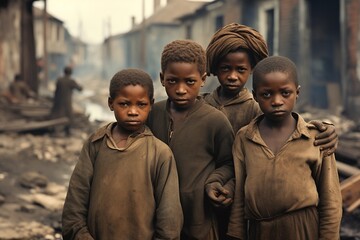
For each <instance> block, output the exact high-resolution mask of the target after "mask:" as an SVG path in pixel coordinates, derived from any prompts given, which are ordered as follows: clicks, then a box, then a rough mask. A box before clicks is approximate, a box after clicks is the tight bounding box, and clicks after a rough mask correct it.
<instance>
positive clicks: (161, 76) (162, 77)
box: [160, 72, 165, 87]
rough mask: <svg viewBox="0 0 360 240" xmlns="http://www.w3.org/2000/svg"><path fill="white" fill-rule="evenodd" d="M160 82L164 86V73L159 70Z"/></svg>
mask: <svg viewBox="0 0 360 240" xmlns="http://www.w3.org/2000/svg"><path fill="white" fill-rule="evenodd" d="M160 82H161V85H163V87H165V82H164V74H163V73H162V72H160Z"/></svg>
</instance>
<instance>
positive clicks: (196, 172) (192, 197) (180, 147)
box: [148, 98, 234, 239]
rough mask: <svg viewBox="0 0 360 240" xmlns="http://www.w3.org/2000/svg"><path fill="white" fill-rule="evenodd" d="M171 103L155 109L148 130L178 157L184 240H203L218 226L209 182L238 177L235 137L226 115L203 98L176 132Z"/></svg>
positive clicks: (159, 103) (160, 103) (157, 106)
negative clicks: (207, 186)
mask: <svg viewBox="0 0 360 240" xmlns="http://www.w3.org/2000/svg"><path fill="white" fill-rule="evenodd" d="M169 104H170V100H165V101H161V102H157V103H155V104H154V106H153V107H152V110H151V112H150V115H149V118H148V126H149V127H150V129H151V131H152V132H153V133H154V135H155V136H156V137H157V138H159V139H160V140H162V141H164V142H165V143H167V144H168V145H169V146H170V148H171V150H172V151H173V153H174V156H175V161H176V165H177V170H178V174H179V184H180V197H181V204H182V208H183V213H184V227H183V232H182V235H183V236H184V237H183V239H203V238H204V237H205V236H207V235H208V234H209V231H211V228H212V226H214V221H213V220H214V211H213V210H214V209H213V208H212V206H211V204H210V201H209V199H208V198H207V197H206V196H205V191H204V186H205V184H206V183H208V182H220V183H222V184H224V183H225V182H226V181H227V180H229V179H230V178H231V177H233V176H234V173H233V162H232V153H231V146H232V144H233V139H234V134H233V131H232V128H231V125H230V123H229V121H228V120H227V119H226V117H225V115H224V114H222V113H221V112H220V111H218V110H216V109H215V108H213V107H211V106H209V105H208V104H206V103H205V101H204V100H203V99H201V98H199V99H198V100H197V101H196V102H195V104H194V106H192V108H191V109H190V110H189V113H188V115H187V116H186V119H185V120H184V122H183V124H182V125H181V126H180V127H179V128H177V129H176V130H175V131H172V122H173V120H172V118H171V115H170V113H169Z"/></svg>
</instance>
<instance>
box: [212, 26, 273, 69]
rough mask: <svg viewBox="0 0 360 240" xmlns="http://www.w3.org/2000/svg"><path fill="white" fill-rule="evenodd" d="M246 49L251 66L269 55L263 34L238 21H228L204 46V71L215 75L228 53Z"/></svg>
mask: <svg viewBox="0 0 360 240" xmlns="http://www.w3.org/2000/svg"><path fill="white" fill-rule="evenodd" d="M240 50H243V51H246V52H247V53H248V54H249V58H250V64H251V67H252V68H254V67H255V65H256V64H257V63H258V62H259V61H260V60H262V59H263V58H266V57H268V56H269V52H268V49H267V45H266V42H265V39H264V38H263V36H262V35H261V34H260V33H259V32H258V31H256V30H255V29H253V28H251V27H248V26H246V25H241V24H239V23H230V24H228V25H226V26H224V27H222V28H220V29H219V30H218V31H217V32H215V33H214V35H213V37H212V38H211V40H210V43H209V45H208V47H207V48H206V59H207V63H206V72H207V74H208V75H210V74H213V75H216V71H217V67H218V65H219V62H220V61H221V60H222V59H223V58H224V57H225V56H226V55H228V54H229V53H232V52H236V51H240Z"/></svg>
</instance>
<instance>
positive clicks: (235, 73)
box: [216, 51, 252, 96]
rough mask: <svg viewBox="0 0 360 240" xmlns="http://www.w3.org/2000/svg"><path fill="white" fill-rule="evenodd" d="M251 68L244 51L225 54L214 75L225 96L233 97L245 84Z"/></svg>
mask: <svg viewBox="0 0 360 240" xmlns="http://www.w3.org/2000/svg"><path fill="white" fill-rule="evenodd" d="M251 71H252V68H251V64H250V59H249V55H248V53H247V52H245V51H237V52H232V53H229V54H227V55H226V56H225V57H224V59H222V60H221V61H220V62H219V65H218V68H217V71H216V75H217V78H218V80H219V82H220V84H221V86H222V91H223V93H224V94H225V95H229V96H234V95H236V94H238V93H239V92H240V90H241V89H242V88H243V87H244V85H245V83H246V82H247V80H248V78H249V76H250V74H251Z"/></svg>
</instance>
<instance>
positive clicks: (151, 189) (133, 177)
mask: <svg viewBox="0 0 360 240" xmlns="http://www.w3.org/2000/svg"><path fill="white" fill-rule="evenodd" d="M114 124H115V123H112V124H108V125H107V126H104V127H102V128H101V129H99V130H98V131H97V132H96V133H95V134H93V135H92V136H90V138H89V139H88V140H87V141H86V142H85V144H84V146H83V149H82V151H81V154H80V158H79V161H78V163H77V165H76V167H75V169H74V172H73V174H72V177H71V180H70V184H69V190H68V194H67V197H66V200H65V205H64V209H63V215H62V222H63V236H64V239H65V240H66V239H132V240H146V239H147V240H152V239H179V238H180V232H181V228H182V222H183V215H182V209H181V204H180V197H179V185H178V175H177V172H176V164H175V160H174V158H173V154H172V152H171V150H170V148H169V147H168V146H167V145H166V144H164V143H163V142H161V141H160V140H158V139H156V138H155V137H154V136H153V134H152V133H151V131H150V130H149V129H148V128H146V129H145V131H144V132H143V133H138V134H134V135H133V136H130V137H129V138H128V140H127V144H126V146H125V147H124V148H118V147H117V146H116V143H115V142H114V140H113V138H112V137H111V129H112V128H113V127H114V126H115V125H114Z"/></svg>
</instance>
